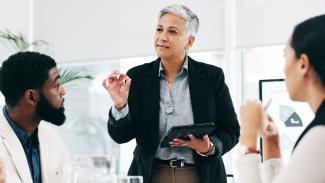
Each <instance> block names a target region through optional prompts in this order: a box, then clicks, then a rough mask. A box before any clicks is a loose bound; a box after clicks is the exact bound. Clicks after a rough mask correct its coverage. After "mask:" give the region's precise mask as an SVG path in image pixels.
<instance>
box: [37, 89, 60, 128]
mask: <svg viewBox="0 0 325 183" xmlns="http://www.w3.org/2000/svg"><path fill="white" fill-rule="evenodd" d="M36 115H37V116H38V117H39V118H41V120H44V121H47V122H49V123H52V124H54V125H57V126H60V125H62V124H63V123H64V121H65V119H66V117H65V114H64V107H63V106H61V107H60V108H55V107H53V105H52V104H51V103H50V102H49V100H48V99H47V98H46V96H45V95H44V94H43V92H40V100H39V102H38V105H37V107H36Z"/></svg>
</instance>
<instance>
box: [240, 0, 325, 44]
mask: <svg viewBox="0 0 325 183" xmlns="http://www.w3.org/2000/svg"><path fill="white" fill-rule="evenodd" d="M324 12H325V1H324V0H308V1H307V0H238V1H237V38H238V41H237V42H238V45H237V46H238V47H247V46H248V47H250V46H261V45H270V44H283V43H285V42H286V41H287V38H288V36H290V34H291V32H292V30H293V27H294V26H295V25H296V24H297V23H299V22H300V21H302V20H305V19H307V18H309V17H312V16H316V15H319V14H322V13H324Z"/></svg>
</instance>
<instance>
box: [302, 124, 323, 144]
mask: <svg viewBox="0 0 325 183" xmlns="http://www.w3.org/2000/svg"><path fill="white" fill-rule="evenodd" d="M324 142H325V125H317V126H315V127H313V128H311V129H310V130H309V131H308V132H307V133H306V135H305V136H304V137H303V138H302V139H301V143H299V144H298V146H297V148H298V147H299V146H304V144H309V145H313V144H315V145H316V144H317V145H320V144H324ZM300 144H301V145H300ZM317 149H324V150H325V147H324V146H319V147H317Z"/></svg>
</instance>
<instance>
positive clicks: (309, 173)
mask: <svg viewBox="0 0 325 183" xmlns="http://www.w3.org/2000/svg"><path fill="white" fill-rule="evenodd" d="M324 141H325V126H315V127H313V128H312V129H310V130H309V131H308V132H307V134H306V135H305V136H304V137H303V138H302V139H301V141H300V143H299V144H298V145H297V147H296V149H295V151H294V152H293V154H292V156H291V159H290V161H289V163H288V164H287V166H286V167H285V168H284V169H283V170H282V171H281V173H280V174H279V176H278V177H277V178H276V179H275V181H274V182H276V183H278V182H324V180H325V175H324V171H325V160H324V154H325V146H324ZM315 167H317V168H315Z"/></svg>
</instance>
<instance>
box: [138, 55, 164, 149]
mask: <svg viewBox="0 0 325 183" xmlns="http://www.w3.org/2000/svg"><path fill="white" fill-rule="evenodd" d="M159 63H160V59H157V60H156V61H155V62H154V63H153V65H152V67H149V69H148V71H147V74H146V75H145V79H144V91H145V94H144V96H145V97H144V99H145V101H144V106H142V107H144V108H145V118H146V120H145V121H146V122H148V123H149V124H146V125H148V133H149V134H148V137H151V138H153V139H151V142H152V143H154V144H153V145H152V146H151V147H152V148H153V150H154V151H155V149H156V147H157V145H158V135H157V134H158V131H159V100H160V89H159V85H160V83H159V77H158V72H159Z"/></svg>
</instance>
